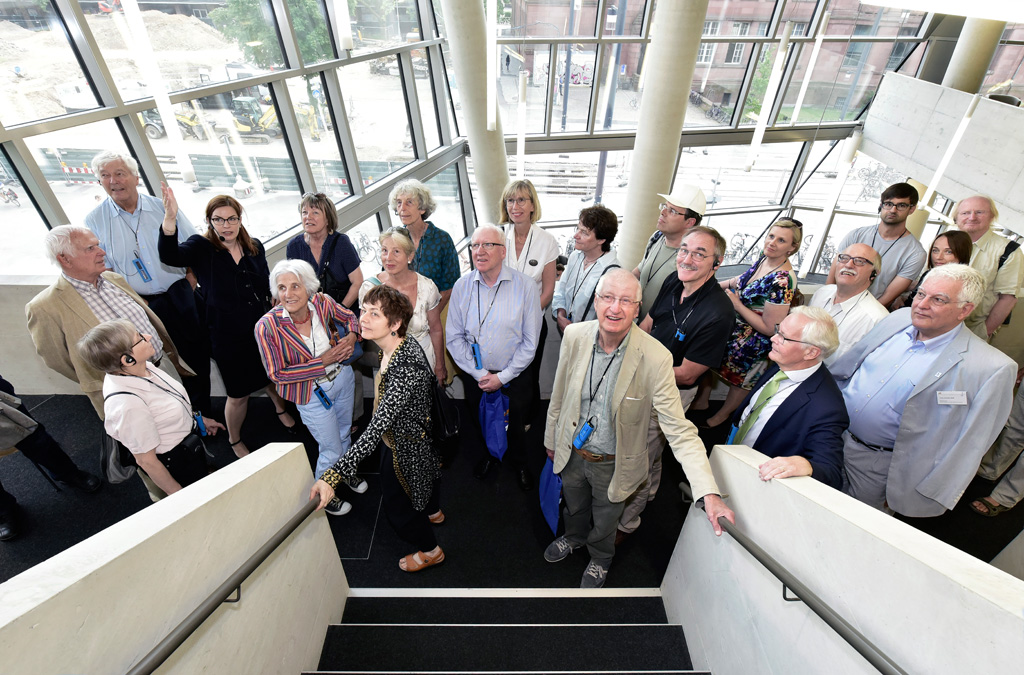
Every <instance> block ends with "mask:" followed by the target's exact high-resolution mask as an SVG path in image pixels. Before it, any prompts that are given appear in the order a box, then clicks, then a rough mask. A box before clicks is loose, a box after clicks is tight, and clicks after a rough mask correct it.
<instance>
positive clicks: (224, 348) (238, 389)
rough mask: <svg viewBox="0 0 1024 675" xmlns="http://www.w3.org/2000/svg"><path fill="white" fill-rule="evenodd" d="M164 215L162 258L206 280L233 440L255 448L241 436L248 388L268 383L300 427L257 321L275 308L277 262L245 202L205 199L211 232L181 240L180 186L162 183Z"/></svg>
mask: <svg viewBox="0 0 1024 675" xmlns="http://www.w3.org/2000/svg"><path fill="white" fill-rule="evenodd" d="M163 201H164V221H163V224H162V226H161V232H160V243H159V252H160V261H161V262H163V263H165V264H167V265H173V266H175V267H191V268H192V272H193V273H194V274H195V275H196V279H198V281H199V294H200V297H201V298H202V299H203V301H204V302H203V304H204V306H205V307H203V308H200V316H201V317H202V318H205V320H206V324H207V326H208V328H209V334H210V346H211V353H212V355H213V360H214V361H216V362H217V368H218V369H219V370H220V374H221V377H222V378H223V380H224V388H225V389H226V390H227V397H228V400H227V403H225V404H224V422H225V423H226V424H227V428H228V443H230V444H231V449H232V450H233V451H234V453H235V456H237V457H244V456H245V455H248V454H249V449H248V448H247V447H246V446H245V443H243V442H242V424H243V422H245V415H246V412H247V411H248V409H249V396H250V395H251V394H253V393H255V392H257V391H259V390H261V389H262V390H264V391H266V392H267V395H268V396H269V397H270V400H271V401H273V403H274V410H275V412H277V415H278V417H279V418H280V420H281V423H282V424H283V425H284V426H285V427H287V428H289V429H294V428H295V420H294V419H293V418H292V416H291V415H290V414H288V412H287V410H286V409H285V403H284V400H283V399H282V398H281V396H280V395H279V394H278V393H277V389H276V388H275V387H274V385H273V384H271V382H270V380H269V379H268V378H267V373H266V371H264V369H263V363H262V361H261V360H260V353H259V349H257V347H256V338H255V337H254V336H253V333H252V331H253V327H254V326H255V325H256V322H257V321H259V319H260V317H262V316H263V314H264V313H265V312H266V311H267V310H269V309H270V306H271V301H270V293H269V291H270V270H269V268H268V267H267V256H266V254H265V253H264V250H263V244H261V243H260V240H259V239H254V238H253V237H250V236H249V233H248V232H246V230H245V226H244V225H242V205H241V204H239V203H238V200H237V199H235V198H234V197H231V196H229V195H217V196H216V197H214V198H213V199H211V200H210V202H209V203H208V204H207V205H206V226H207V227H206V232H205V233H204V234H202V235H199V234H196V235H192V236H191V237H189V238H188V239H187V240H186V241H185V242H184V243H182V244H178V238H177V226H176V224H175V220H174V219H175V216H176V215H177V213H178V203H177V201H176V200H175V198H174V193H173V192H172V191H171V189H170V188H169V187H167V186H166V185H164V186H163Z"/></svg>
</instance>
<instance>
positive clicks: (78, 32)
mask: <svg viewBox="0 0 1024 675" xmlns="http://www.w3.org/2000/svg"><path fill="white" fill-rule="evenodd" d="M53 6H54V9H56V10H57V16H58V18H59V19H60V21H61V23H62V24H63V26H64V29H65V30H66V31H67V37H68V39H69V40H70V41H71V48H72V49H73V50H74V52H75V55H76V56H77V58H78V63H79V65H80V66H81V68H82V71H83V74H84V75H85V79H86V81H87V82H88V83H89V84H90V86H91V87H92V89H93V92H94V93H95V95H96V98H97V100H98V102H99V104H100V105H101V106H105V107H115V108H118V107H120V106H122V105H123V104H124V101H122V100H121V93H120V92H119V91H118V90H117V83H116V82H115V81H114V78H113V76H112V75H111V74H110V69H109V68H107V64H106V61H104V59H103V55H102V52H101V51H100V48H99V44H98V43H97V42H96V37H95V36H94V35H93V34H92V30H90V28H89V24H88V23H87V22H86V20H85V14H84V13H83V12H82V8H81V6H80V5H79V3H78V2H76V1H75V0H53Z"/></svg>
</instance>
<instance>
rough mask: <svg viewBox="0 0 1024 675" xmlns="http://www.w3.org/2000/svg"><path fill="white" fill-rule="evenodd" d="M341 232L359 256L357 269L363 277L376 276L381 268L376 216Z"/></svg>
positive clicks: (343, 228)
mask: <svg viewBox="0 0 1024 675" xmlns="http://www.w3.org/2000/svg"><path fill="white" fill-rule="evenodd" d="M342 230H343V231H344V232H345V234H347V235H348V238H349V240H350V241H351V242H352V246H353V247H355V249H356V253H358V254H359V260H360V263H359V269H361V270H362V271H363V276H364V277H367V278H368V277H371V276H376V275H377V274H379V273H380V271H381V270H382V269H384V268H383V267H381V264H380V227H378V226H377V216H370V217H369V218H367V219H366V220H364V221H362V222H361V223H359V224H358V225H355V226H353V227H349V228H345V227H344V226H343V225H342Z"/></svg>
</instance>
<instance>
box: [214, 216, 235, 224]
mask: <svg viewBox="0 0 1024 675" xmlns="http://www.w3.org/2000/svg"><path fill="white" fill-rule="evenodd" d="M210 222H211V223H213V224H214V225H223V224H224V223H230V224H232V225H238V224H239V223H240V222H242V219H241V218H239V217H238V216H231V217H230V218H221V217H220V216H214V217H213V218H210Z"/></svg>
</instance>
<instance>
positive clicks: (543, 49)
mask: <svg viewBox="0 0 1024 675" xmlns="http://www.w3.org/2000/svg"><path fill="white" fill-rule="evenodd" d="M501 53H502V54H503V55H504V56H503V57H502V58H503V59H506V58H507V62H506V61H504V60H503V61H502V62H501V64H500V65H501V77H500V78H499V80H498V106H499V110H500V114H501V128H502V130H503V131H504V132H505V133H506V134H515V133H518V131H519V73H520V72H521V71H525V72H526V75H527V79H526V132H527V133H530V134H541V133H544V107H545V105H546V104H547V101H546V99H545V93H546V91H547V83H548V78H547V72H548V60H549V58H550V55H551V49H550V48H549V47H548V46H547V45H526V46H524V47H523V51H522V53H520V51H519V49H518V47H513V46H512V45H504V46H503V48H502V52H501Z"/></svg>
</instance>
